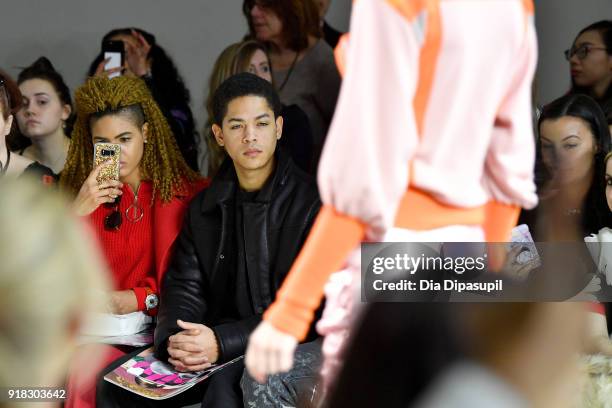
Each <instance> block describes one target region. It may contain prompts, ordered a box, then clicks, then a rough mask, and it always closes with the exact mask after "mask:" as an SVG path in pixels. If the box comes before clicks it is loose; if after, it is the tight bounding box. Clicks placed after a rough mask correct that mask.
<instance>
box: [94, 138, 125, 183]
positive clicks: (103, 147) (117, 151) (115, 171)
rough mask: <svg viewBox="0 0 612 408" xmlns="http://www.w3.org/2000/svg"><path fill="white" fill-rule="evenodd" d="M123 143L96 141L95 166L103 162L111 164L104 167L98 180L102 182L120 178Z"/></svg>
mask: <svg viewBox="0 0 612 408" xmlns="http://www.w3.org/2000/svg"><path fill="white" fill-rule="evenodd" d="M120 157H121V145H119V144H115V143H96V144H95V145H94V168H95V167H98V165H99V164H100V163H102V162H105V161H109V160H110V162H109V164H108V165H106V166H104V167H102V169H101V170H100V173H99V174H98V177H97V179H96V180H98V184H101V183H103V182H105V181H108V180H119V162H120V160H119V159H120Z"/></svg>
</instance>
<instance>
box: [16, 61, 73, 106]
mask: <svg viewBox="0 0 612 408" xmlns="http://www.w3.org/2000/svg"><path fill="white" fill-rule="evenodd" d="M30 79H42V80H45V81H47V82H49V83H50V84H51V86H53V89H55V92H57V96H58V97H59V100H60V101H61V102H62V104H64V105H70V107H72V98H71V97H70V89H69V88H68V85H66V82H64V78H62V76H61V75H60V73H59V72H57V71H56V70H55V67H54V66H53V64H51V61H49V59H47V58H46V57H40V58H38V59H37V60H36V61H34V62H33V63H32V65H30V66H29V67H26V68H24V69H23V71H21V72H20V73H19V76H18V77H17V84H19V85H21V84H22V83H24V82H25V81H28V80H30Z"/></svg>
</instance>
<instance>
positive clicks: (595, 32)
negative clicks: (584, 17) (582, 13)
mask: <svg viewBox="0 0 612 408" xmlns="http://www.w3.org/2000/svg"><path fill="white" fill-rule="evenodd" d="M565 57H566V58H567V60H568V61H569V63H570V73H571V78H572V89H571V93H583V94H586V95H589V96H591V97H592V98H594V99H595V100H596V101H597V102H598V103H599V104H600V105H604V104H605V103H606V102H607V101H609V100H610V99H612V21H611V20H602V21H598V22H596V23H593V24H591V25H590V26H588V27H586V28H584V29H582V30H581V31H580V32H579V33H578V36H577V37H576V39H575V40H574V42H573V44H572V48H570V49H569V50H567V51H565Z"/></svg>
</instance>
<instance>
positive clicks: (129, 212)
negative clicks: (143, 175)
mask: <svg viewBox="0 0 612 408" xmlns="http://www.w3.org/2000/svg"><path fill="white" fill-rule="evenodd" d="M141 185H142V183H140V184H138V187H137V188H136V192H135V193H134V202H133V203H132V204H130V206H129V207H128V208H126V209H125V218H127V219H128V220H129V221H131V222H138V221H140V220H141V219H142V217H143V216H144V210H143V209H142V207H141V206H140V205H139V204H138V191H140V186H141Z"/></svg>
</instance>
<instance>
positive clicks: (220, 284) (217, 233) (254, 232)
mask: <svg viewBox="0 0 612 408" xmlns="http://www.w3.org/2000/svg"><path fill="white" fill-rule="evenodd" d="M213 110H214V113H215V123H217V124H215V125H213V132H214V134H215V137H216V139H217V142H218V143H219V144H220V145H221V146H223V147H224V148H225V150H226V152H227V153H228V156H229V157H228V159H226V161H225V163H224V164H223V166H222V167H221V169H220V170H219V172H218V174H217V176H216V177H215V179H214V180H213V181H212V183H211V185H210V186H209V188H208V189H206V190H204V191H203V192H202V193H200V194H199V195H198V196H196V197H195V198H194V200H193V201H192V203H191V205H190V207H189V210H188V213H187V215H186V217H185V223H184V227H183V230H182V232H181V234H180V236H179V238H178V240H177V242H176V245H175V253H174V256H173V262H172V264H171V267H170V268H169V270H168V271H167V273H166V275H165V278H164V282H163V285H162V290H161V305H160V308H159V314H158V323H157V328H156V330H155V349H156V355H157V356H158V358H160V359H163V360H168V361H169V362H170V363H171V364H173V365H174V366H175V367H177V368H179V369H182V370H189V371H195V370H200V369H202V368H204V367H206V366H207V365H208V364H209V363H223V362H227V361H229V360H231V359H233V358H235V357H237V356H240V355H242V354H243V353H244V352H245V350H246V346H247V340H248V336H249V334H250V333H251V331H252V330H253V329H254V328H255V327H256V326H257V324H258V323H259V322H260V320H261V315H262V313H263V311H264V310H265V309H266V308H267V307H268V306H269V305H270V304H271V303H272V301H273V300H274V297H275V295H276V291H277V290H278V288H279V287H280V286H281V284H282V282H283V279H284V278H285V275H286V274H287V272H288V271H289V269H290V267H291V264H292V263H293V261H294V259H295V257H296V256H297V254H298V253H299V251H300V248H301V247H302V245H303V243H304V240H305V239H306V237H307V236H308V232H309V230H310V227H311V225H312V222H313V220H314V218H315V217H316V215H317V213H318V211H319V208H320V205H321V204H320V201H319V195H318V191H317V186H316V183H315V181H314V179H312V178H311V177H310V176H308V175H307V174H305V173H303V172H302V171H301V170H299V169H298V168H297V167H296V166H295V165H294V164H293V162H292V161H291V159H290V157H289V156H288V155H287V154H285V153H284V152H283V151H281V150H280V149H278V150H277V149H276V143H277V140H278V139H280V137H281V134H282V124H283V120H282V117H280V116H278V113H279V112H280V101H279V100H278V96H277V94H276V92H275V91H274V89H273V88H272V87H271V86H270V85H269V84H268V83H267V82H266V81H265V80H262V79H260V78H258V77H256V76H254V75H252V74H239V75H236V76H234V77H231V78H230V79H228V80H227V81H226V82H225V83H223V84H222V85H221V86H220V87H219V89H218V90H217V92H216V94H215V98H214V108H213ZM230 159H231V160H230ZM179 319H180V320H181V321H182V322H180V323H179V322H178V321H177V320H179ZM183 322H188V323H183ZM177 333H178V334H177ZM195 333H197V334H195ZM192 350H196V351H192ZM308 352H311V350H309V351H308ZM232 365H233V366H236V368H235V369H234V368H232V367H230V368H226V369H224V370H222V371H221V372H219V373H217V374H215V375H214V376H213V377H212V378H211V379H210V380H207V381H210V382H211V383H212V382H213V381H215V380H217V383H219V382H223V383H225V385H222V384H215V385H216V387H214V388H216V389H217V390H216V391H213V392H214V393H215V394H218V395H215V396H213V395H208V396H206V395H205V397H204V401H203V405H205V404H206V403H208V404H215V405H217V404H219V406H221V405H220V404H222V406H224V407H226V406H232V405H231V404H232V403H233V402H234V401H232V400H233V398H231V397H230V396H229V395H227V394H228V390H227V389H225V390H223V389H222V388H225V386H230V385H231V386H233V389H234V390H236V385H237V384H238V383H239V381H240V377H241V376H242V373H241V372H240V371H242V369H243V368H242V367H243V363H242V361H239V362H238V363H234V364H232ZM225 371H227V374H226V375H225V376H224V373H225ZM232 372H233V374H232ZM223 377H226V378H225V380H224V381H221V380H223ZM228 388H231V387H228ZM238 390H239V389H238ZM211 391H212V390H211V384H209V386H208V389H207V390H206V392H205V394H209V393H211ZM236 394H238V395H236V396H237V397H238V398H240V401H239V402H240V405H239V406H241V403H242V396H241V395H240V393H239V392H236ZM272 398H274V397H272ZM246 399H247V397H246V395H245V402H247V401H246ZM230 401H232V402H230ZM209 406H212V405H209Z"/></svg>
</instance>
